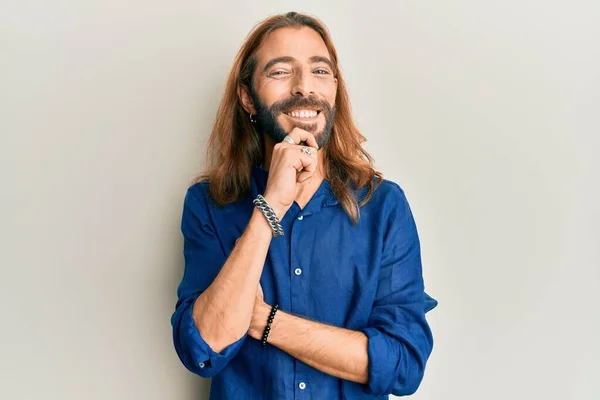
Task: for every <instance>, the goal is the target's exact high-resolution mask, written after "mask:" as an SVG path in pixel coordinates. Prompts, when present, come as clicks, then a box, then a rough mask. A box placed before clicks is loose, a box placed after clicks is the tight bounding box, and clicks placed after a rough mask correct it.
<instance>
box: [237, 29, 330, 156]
mask: <svg viewBox="0 0 600 400" xmlns="http://www.w3.org/2000/svg"><path fill="white" fill-rule="evenodd" d="M336 91H337V79H336V78H335V76H334V68H333V65H332V63H331V58H330V55H329V52H328V50H327V47H326V46H325V42H323V39H322V38H321V36H320V35H319V34H318V33H317V32H315V31H314V30H313V29H311V28H307V27H303V28H281V29H277V30H275V31H274V32H271V33H270V34H269V35H268V36H266V37H265V39H264V40H263V42H262V44H261V46H260V48H259V50H258V52H257V53H256V70H255V71H254V75H253V87H252V88H250V90H249V91H248V90H246V89H242V91H241V93H240V98H241V101H242V104H243V105H244V108H245V109H246V111H248V112H250V113H252V114H256V119H257V124H258V127H259V128H260V129H261V131H262V132H264V133H266V134H267V135H269V136H270V137H271V138H272V139H273V141H274V142H276V143H277V142H281V141H282V140H283V138H284V137H285V135H287V133H289V132H290V131H291V130H292V129H293V128H295V127H298V128H301V129H304V130H306V131H309V132H311V133H312V134H314V135H315V137H316V139H317V143H318V144H319V148H321V147H323V145H324V144H325V143H326V142H327V140H328V138H329V136H330V135H331V129H332V127H333V119H334V115H335V106H334V104H335V97H336Z"/></svg>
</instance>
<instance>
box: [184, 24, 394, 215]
mask: <svg viewBox="0 0 600 400" xmlns="http://www.w3.org/2000/svg"><path fill="white" fill-rule="evenodd" d="M284 27H293V28H302V27H309V28H311V29H313V30H315V31H316V32H317V33H318V34H319V35H320V36H321V38H323V41H324V42H325V45H326V46H327V49H328V51H329V55H330V56H331V61H332V63H333V66H334V71H333V72H334V76H335V77H336V78H337V79H338V87H337V94H336V103H335V107H336V112H335V117H334V121H333V130H332V132H331V137H330V138H329V141H328V142H327V143H326V144H325V145H324V146H323V149H322V151H323V152H324V154H323V156H324V157H323V162H324V165H323V167H324V168H323V170H324V173H325V179H328V180H329V183H330V185H331V189H332V191H333V193H334V195H335V197H336V199H337V200H338V201H339V203H340V204H341V205H342V207H343V208H344V210H345V211H346V213H347V214H348V216H349V217H350V218H351V220H352V222H353V223H354V224H357V223H358V219H359V211H360V209H359V207H360V206H362V205H364V204H366V203H367V202H368V201H369V199H370V198H371V196H372V194H373V192H374V191H375V190H376V189H377V186H378V185H379V184H380V183H381V180H382V179H383V175H382V174H381V173H380V172H378V171H376V170H375V169H374V167H373V158H372V157H371V156H370V155H369V154H368V153H367V151H366V150H365V149H363V147H362V145H361V144H362V143H363V142H364V141H365V140H366V139H365V137H364V136H363V135H362V134H361V133H360V132H359V130H358V129H357V127H356V125H355V124H354V122H353V120H352V113H351V109H350V100H349V97H348V92H347V89H346V85H345V83H344V80H343V79H342V75H341V73H340V68H339V63H338V56H337V52H336V50H335V47H334V45H333V42H332V40H331V37H330V35H329V31H328V30H327V27H326V26H325V25H324V24H323V23H322V22H321V21H319V20H318V19H316V18H314V17H311V16H309V15H306V14H299V13H295V12H289V13H286V14H280V15H275V16H272V17H269V18H267V19H265V20H264V21H262V22H260V23H259V24H257V25H256V26H255V27H254V29H253V30H252V31H251V32H250V34H249V35H248V37H247V38H246V41H245V42H244V44H243V45H242V47H241V49H240V50H239V52H238V54H237V56H236V58H235V61H234V63H233V67H232V69H231V72H230V74H229V78H228V79H227V85H226V86H225V91H224V94H223V98H222V99H221V104H220V105H219V109H218V111H217V116H216V120H215V124H214V127H213V130H212V133H211V136H210V139H209V141H208V147H207V151H206V169H205V171H204V172H203V173H201V174H200V175H199V176H198V177H196V178H195V179H194V181H193V183H196V182H199V181H208V182H209V191H210V196H211V197H212V199H213V200H214V201H215V202H216V203H217V204H219V205H224V204H227V203H232V202H235V201H237V200H238V199H240V197H242V196H244V195H246V194H247V193H248V192H249V190H250V175H251V170H252V167H253V166H255V165H260V164H262V162H263V157H264V151H265V149H264V139H263V136H262V133H261V132H256V131H255V130H254V128H253V126H252V124H251V122H250V119H249V116H248V114H247V113H246V111H245V110H244V108H243V107H242V104H241V101H240V98H239V95H238V88H239V86H240V85H247V86H248V87H249V88H251V87H252V76H253V74H254V70H255V68H256V64H257V61H256V52H257V50H258V48H259V46H260V45H261V43H262V41H263V39H264V38H265V37H266V36H267V35H268V34H269V33H271V32H273V31H274V30H276V29H280V28H284ZM375 177H377V178H378V179H376V180H375V179H374V178H375ZM375 181H376V182H375ZM365 185H368V186H367V187H368V190H367V192H366V195H365V196H364V197H363V198H362V199H358V196H357V191H358V190H359V189H361V188H362V187H364V186H365ZM359 202H360V203H359Z"/></svg>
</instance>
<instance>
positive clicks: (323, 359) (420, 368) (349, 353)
mask: <svg viewBox="0 0 600 400" xmlns="http://www.w3.org/2000/svg"><path fill="white" fill-rule="evenodd" d="M394 194H395V195H397V196H398V197H399V199H398V201H397V202H395V206H394V210H393V211H392V212H391V214H390V217H389V219H388V221H389V225H388V227H387V229H386V235H385V238H384V248H383V254H382V262H381V272H380V278H379V285H378V290H377V295H376V300H375V303H374V305H373V309H372V312H371V315H370V318H369V324H368V326H367V327H365V328H364V329H362V330H361V331H360V332H358V331H351V330H348V329H343V328H337V327H332V326H329V325H324V324H321V323H318V322H313V321H309V320H306V319H303V318H299V317H296V316H293V315H289V314H286V313H285V312H282V311H278V312H277V314H276V316H275V319H274V321H273V324H272V329H271V332H270V334H269V343H271V344H272V345H274V346H276V347H278V348H280V349H281V350H283V351H285V352H287V353H289V354H290V355H292V356H293V357H295V358H297V359H299V360H300V361H302V362H304V363H306V364H308V365H310V366H312V367H314V368H317V369H319V370H321V371H323V372H325V373H328V374H330V375H333V376H336V377H339V378H342V379H347V380H351V381H354V382H359V383H363V384H365V387H364V390H365V392H366V393H369V394H375V395H389V394H394V395H408V394H412V393H414V392H415V391H416V390H417V388H418V386H419V385H420V383H421V380H422V378H423V374H424V370H425V364H426V362H427V359H428V357H429V355H430V353H431V351H432V349H433V337H432V333H431V330H430V328H429V325H428V324H427V321H426V319H425V313H427V312H428V311H430V310H431V309H433V308H434V307H435V306H436V305H437V301H436V300H434V299H433V298H431V297H430V296H429V295H427V294H426V293H425V292H424V283H423V278H422V272H421V271H422V268H421V256H420V245H419V239H418V235H417V230H416V226H415V223H414V220H413V217H412V213H411V211H410V207H409V205H408V202H407V201H406V199H405V197H404V193H403V192H402V191H401V189H399V188H398V192H397V193H394ZM269 312H270V306H269V305H267V304H265V303H264V302H263V301H262V299H259V298H257V299H256V305H255V308H254V315H253V319H252V323H251V326H250V330H249V332H248V334H249V335H250V336H251V337H253V338H256V339H258V340H260V338H261V337H262V333H263V330H264V326H265V325H266V321H267V319H268V315H269Z"/></svg>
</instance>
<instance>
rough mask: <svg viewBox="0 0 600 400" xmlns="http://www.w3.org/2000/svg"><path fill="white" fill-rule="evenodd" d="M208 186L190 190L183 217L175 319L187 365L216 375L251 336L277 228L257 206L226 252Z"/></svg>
mask: <svg viewBox="0 0 600 400" xmlns="http://www.w3.org/2000/svg"><path fill="white" fill-rule="evenodd" d="M207 188H208V187H207V185H205V186H203V187H199V188H196V190H195V191H194V192H192V191H191V189H188V192H187V193H186V196H185V200H184V207H183V215H182V220H181V231H182V233H183V237H184V257H185V267H184V274H183V279H182V281H181V283H180V285H179V287H178V289H177V295H178V300H177V304H176V309H175V312H174V314H173V316H172V318H171V323H172V325H173V340H174V345H175V349H176V351H177V354H178V355H179V357H180V359H181V361H182V362H183V364H184V365H185V366H186V367H187V368H188V369H189V370H190V371H192V372H194V373H197V374H198V375H201V376H204V377H211V376H214V375H215V374H216V373H218V372H219V371H220V370H221V369H222V368H223V367H224V366H225V365H226V364H227V362H228V361H229V360H230V359H231V358H233V357H234V356H235V354H236V353H237V352H238V351H239V349H240V348H241V345H242V344H243V342H244V339H245V338H246V336H247V330H248V327H249V324H250V318H251V315H252V304H253V302H254V297H255V296H256V288H257V286H258V282H259V280H260V274H261V272H262V268H263V265H264V262H265V258H266V254H267V249H268V246H269V243H270V240H271V237H272V233H271V228H270V226H269V224H268V223H267V221H266V219H265V218H264V216H263V215H261V214H258V213H260V211H258V210H256V209H255V210H254V212H253V214H252V217H251V219H250V222H249V224H248V226H247V228H246V230H245V232H244V233H243V235H242V236H241V237H240V238H239V239H238V243H237V244H236V246H235V248H234V249H233V251H232V252H231V255H229V257H227V256H226V254H225V253H224V251H223V249H222V246H221V243H220V241H219V239H218V237H217V235H216V232H215V230H214V227H213V225H212V221H211V218H210V215H209V211H208V210H209V207H208V198H207V196H208V193H207Z"/></svg>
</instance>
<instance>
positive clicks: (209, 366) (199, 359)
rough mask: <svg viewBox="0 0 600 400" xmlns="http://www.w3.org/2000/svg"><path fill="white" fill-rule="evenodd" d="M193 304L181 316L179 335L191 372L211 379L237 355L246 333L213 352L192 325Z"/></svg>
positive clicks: (246, 335)
mask: <svg viewBox="0 0 600 400" xmlns="http://www.w3.org/2000/svg"><path fill="white" fill-rule="evenodd" d="M193 308H194V307H193V303H192V304H190V305H189V306H188V308H187V309H186V310H185V312H184V313H183V315H182V320H181V334H182V336H183V337H182V339H184V340H185V342H186V347H187V349H188V350H189V353H190V356H191V361H192V363H193V365H191V366H190V370H192V372H195V373H197V374H198V375H200V376H203V377H205V378H209V377H212V376H214V375H216V374H218V373H219V371H221V369H223V368H224V367H225V366H226V365H227V363H228V362H229V361H231V359H232V358H233V357H234V356H235V355H236V354H237V353H238V351H239V350H240V348H241V347H242V345H243V344H244V341H245V340H246V338H247V337H248V332H246V333H245V334H244V336H242V337H241V338H240V339H239V340H237V341H236V342H234V343H232V344H230V345H229V346H227V347H225V348H224V349H223V350H221V351H220V352H219V353H216V352H215V351H213V349H212V348H211V347H210V345H209V344H208V343H206V342H205V341H204V339H203V338H202V335H200V331H199V330H198V328H197V327H196V324H195V323H194V319H193V317H192V310H193Z"/></svg>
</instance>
